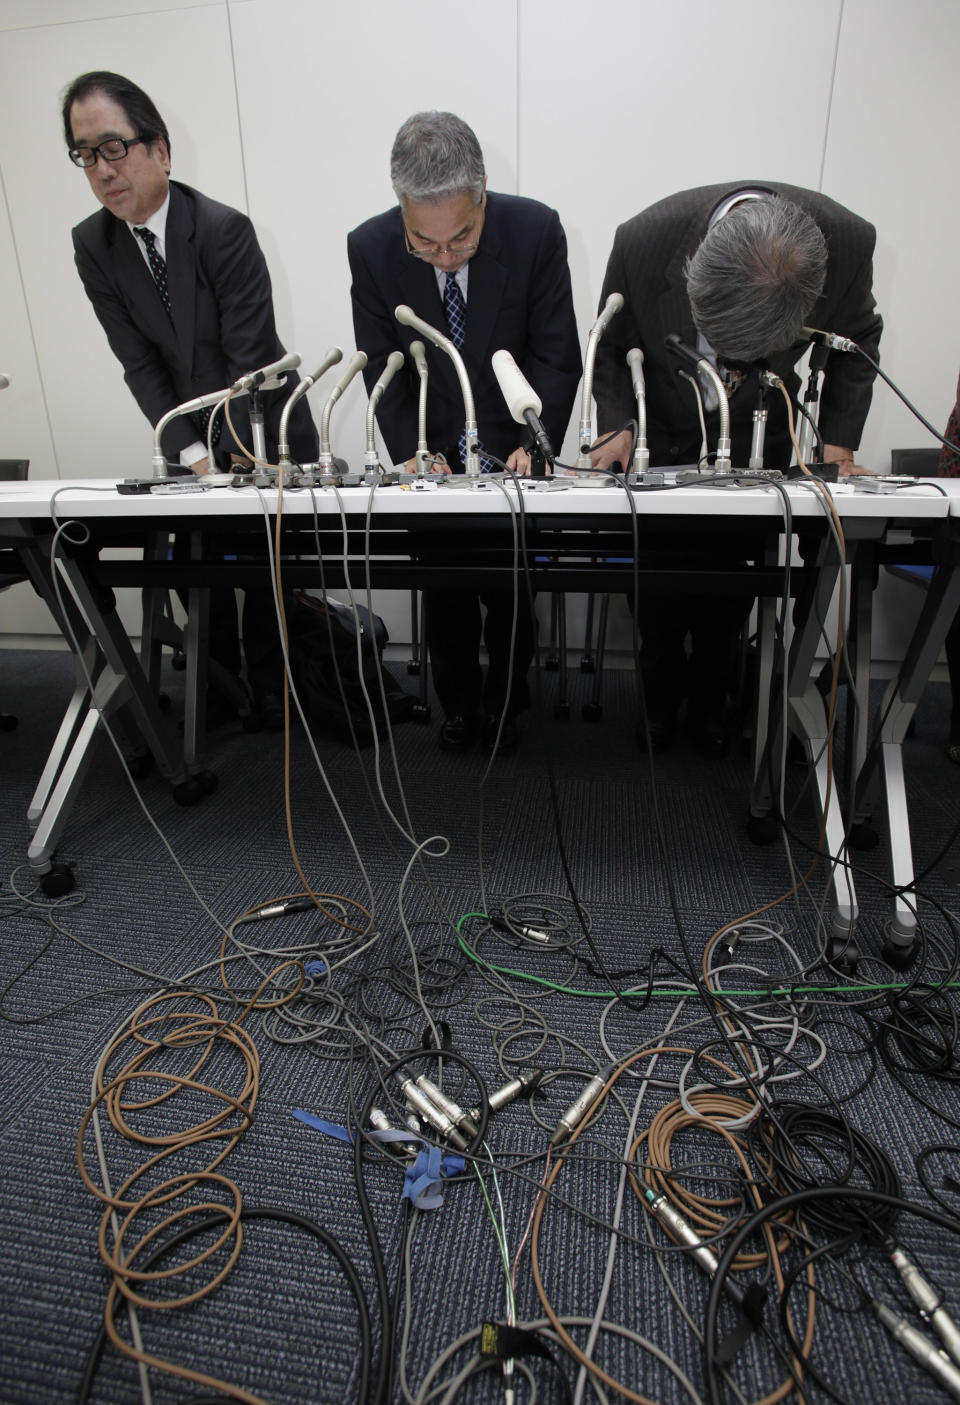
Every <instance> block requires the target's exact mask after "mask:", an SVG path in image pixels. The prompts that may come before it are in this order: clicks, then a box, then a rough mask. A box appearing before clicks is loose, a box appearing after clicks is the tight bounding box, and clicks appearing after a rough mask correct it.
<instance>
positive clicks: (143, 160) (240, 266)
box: [62, 71, 319, 728]
mask: <svg viewBox="0 0 960 1405" xmlns="http://www.w3.org/2000/svg"><path fill="white" fill-rule="evenodd" d="M62 115H63V131H64V137H65V138H66V143H67V148H68V150H69V154H70V158H71V160H72V161H73V162H74V164H75V165H77V166H79V167H80V168H81V169H82V170H83V171H84V173H85V175H86V177H87V180H88V181H89V182H90V188H91V189H92V191H93V193H94V195H95V196H96V197H97V199H98V200H99V201H100V203H101V205H103V209H102V210H100V211H98V212H97V213H96V214H94V215H91V216H90V217H89V218H88V219H86V220H84V221H83V223H82V224H79V225H77V227H76V228H75V229H74V231H73V246H74V254H75V259H76V265H77V270H78V272H79V274H80V277H81V279H82V281H83V286H84V289H85V290H86V293H87V296H88V297H89V299H90V301H91V303H92V304H93V309H94V312H95V313H96V315H97V317H98V318H99V320H100V323H101V325H102V326H103V329H104V331H105V332H106V334H107V340H108V341H109V343H110V347H111V349H112V350H113V352H114V355H115V356H116V357H117V359H118V360H119V361H120V363H121V365H122V366H123V371H124V380H125V381H126V383H127V385H128V386H129V388H130V390H131V391H132V392H133V395H134V397H135V399H136V401H137V403H138V405H139V406H140V408H141V409H142V410H143V413H144V414H145V415H146V417H147V419H148V420H149V421H150V424H151V425H155V424H156V423H157V421H158V420H159V419H160V418H161V417H162V416H163V415H164V414H165V413H166V412H167V411H168V410H171V409H173V408H174V407H175V406H176V405H179V404H181V403H182V402H183V401H185V400H189V399H192V398H193V397H194V396H197V395H202V394H205V393H206V392H208V391H211V390H218V389H219V388H220V387H222V386H227V385H230V384H231V383H232V382H233V381H234V380H236V379H237V378H238V377H239V376H241V375H243V374H245V373H246V372H248V371H252V370H256V369H257V367H259V366H265V365H269V363H270V362H272V361H276V360H278V359H279V358H280V357H281V356H283V354H284V349H283V346H282V345H281V342H280V339H279V337H278V336H277V329H276V325H275V322H274V313H273V295H272V291H271V287H270V275H269V273H268V272H267V265H266V261H265V259H264V257H263V253H262V251H261V249H260V245H259V243H258V242H257V237H256V234H255V232H254V229H253V225H252V224H251V223H250V221H249V219H248V218H247V217H246V215H243V214H241V213H240V212H239V211H238V210H233V209H230V208H229V207H228V206H226V205H221V204H219V203H218V202H217V201H215V200H210V199H208V197H207V196H205V195H202V194H201V193H200V192H199V191H197V190H193V189H191V187H189V186H186V185H182V184H181V183H180V182H178V181H172V180H171V179H170V137H169V134H168V132H167V128H166V124H165V123H164V121H163V119H162V117H161V116H160V113H159V112H158V111H157V108H156V107H155V105H154V103H153V102H152V101H151V99H150V98H149V97H148V96H147V94H146V93H145V92H144V91H143V90H142V89H141V88H138V87H137V85H136V84H135V83H131V82H130V81H129V79H127V78H123V77H121V76H120V75H119V74H116V73H109V72H104V71H100V72H93V73H85V74H82V75H81V76H80V77H79V78H77V79H75V80H74V82H73V83H71V84H70V86H69V88H68V89H67V91H66V93H65V94H64V98H63V112H62ZM292 389H293V383H292V382H291V383H290V384H289V385H288V386H287V387H285V388H282V389H278V390H274V391H267V392H264V393H263V396H262V403H263V410H264V419H265V427H266V435H267V451H268V455H269V456H270V457H271V458H275V456H276V453H277V432H278V429H279V424H280V415H281V413H282V410H283V406H284V403H285V401H286V398H287V396H288V395H289V393H290V391H291V390H292ZM248 403H249V402H248V401H247V400H246V399H243V398H240V399H237V400H236V401H235V402H234V403H233V404H232V405H231V418H232V420H233V423H234V426H235V428H236V431H237V434H238V436H239V438H240V439H241V441H242V442H243V444H244V445H249V444H250V440H251V434H250V422H249V414H248V408H247V406H248ZM216 423H217V422H215V425H216ZM205 430H206V422H205V420H203V419H201V418H200V417H199V416H196V415H194V416H187V417H179V418H177V419H175V420H173V421H172V422H171V423H170V424H169V425H168V426H167V428H166V430H165V431H164V436H163V446H162V447H163V449H164V452H165V454H166V456H167V458H168V460H169V461H171V462H174V461H175V460H176V457H177V456H178V455H179V458H180V463H181V465H182V466H183V467H184V468H185V469H189V470H192V472H193V473H195V474H198V475H203V474H205V473H207V472H208V471H209V470H211V469H212V468H216V467H227V466H229V464H230V462H231V460H236V458H238V457H240V456H239V454H238V453H235V452H234V451H235V450H236V445H234V444H233V442H232V440H231V439H230V435H229V431H226V430H223V429H222V425H221V429H220V430H218V431H217V433H218V435H219V445H218V446H217V447H216V448H215V460H217V462H215V463H214V464H212V465H211V464H210V462H209V459H208V454H207V444H206V442H205V439H206V433H205ZM289 438H290V444H291V448H292V451H293V453H294V455H295V456H296V457H298V458H299V459H300V460H301V461H310V460H313V459H315V458H316V456H317V453H318V451H319V442H318V439H317V433H316V429H315V427H314V424H313V420H312V418H311V416H310V411H309V409H308V408H307V404H306V401H305V400H301V401H300V403H299V404H298V405H297V406H296V407H295V409H294V412H293V414H292V415H291V420H290V435H289ZM228 441H229V442H228ZM245 594H246V601H245V605H244V652H245V654H246V660H247V674H248V680H249V683H250V686H251V688H252V690H253V693H254V701H255V704H256V706H257V709H258V712H259V715H260V719H261V721H262V722H263V724H264V725H265V726H267V727H269V728H277V727H279V726H282V722H283V709H282V700H281V688H282V679H283V672H282V654H281V651H280V644H279V637H278V634H277V627H276V621H275V618H274V607H273V595H272V591H271V588H270V582H269V580H268V579H267V578H266V576H265V578H264V582H263V586H262V588H261V589H260V590H256V591H253V590H248V591H247V592H245ZM210 640H211V643H210V657H211V658H215V659H216V660H217V661H218V662H220V663H221V664H223V666H224V667H225V668H227V669H228V670H229V672H231V673H233V674H239V672H240V644H239V638H238V633H237V619H236V600H235V597H234V593H233V591H232V590H215V591H212V592H211V620H210ZM230 711H231V709H230V707H229V705H225V703H224V701H223V700H222V699H221V698H220V697H219V695H217V694H215V693H211V694H210V696H209V698H208V726H209V725H211V724H213V723H216V722H217V721H220V720H223V718H224V716H227V715H229V714H230Z"/></svg>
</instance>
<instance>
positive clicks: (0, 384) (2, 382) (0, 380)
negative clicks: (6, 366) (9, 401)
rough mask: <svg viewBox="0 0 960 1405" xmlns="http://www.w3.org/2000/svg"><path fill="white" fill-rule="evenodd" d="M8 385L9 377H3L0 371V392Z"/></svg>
mask: <svg viewBox="0 0 960 1405" xmlns="http://www.w3.org/2000/svg"><path fill="white" fill-rule="evenodd" d="M9 384H10V377H9V376H5V375H4V374H3V372H2V371H0V390H6V388H7V386H8V385H9Z"/></svg>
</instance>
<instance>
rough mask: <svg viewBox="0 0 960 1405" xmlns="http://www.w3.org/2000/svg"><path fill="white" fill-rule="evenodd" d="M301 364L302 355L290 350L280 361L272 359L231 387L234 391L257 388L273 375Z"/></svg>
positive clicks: (294, 368) (292, 369)
mask: <svg viewBox="0 0 960 1405" xmlns="http://www.w3.org/2000/svg"><path fill="white" fill-rule="evenodd" d="M299 365H300V357H299V356H298V355H297V353H296V352H295V351H288V352H287V354H286V356H281V358H280V360H279V361H271V363H270V365H269V366H261V368H260V370H259V371H250V372H249V373H248V374H247V375H245V376H241V377H240V379H239V380H235V381H234V383H233V385H232V386H231V387H230V389H231V390H232V391H234V392H236V391H238V390H257V389H259V387H260V386H261V385H263V383H264V381H265V380H268V379H269V378H270V377H271V376H279V375H282V374H283V373H284V372H285V371H295V370H296V369H297V367H298V366H299Z"/></svg>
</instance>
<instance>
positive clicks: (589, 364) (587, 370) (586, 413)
mask: <svg viewBox="0 0 960 1405" xmlns="http://www.w3.org/2000/svg"><path fill="white" fill-rule="evenodd" d="M621 307H623V294H622V293H611V294H610V296H609V297H608V298H607V300H606V302H605V303H604V305H603V311H602V312H601V313H600V316H599V317H598V318H597V320H596V322H594V324H593V326H592V327H591V328H590V335H589V336H588V337H587V350H586V354H585V356H584V358H583V391H582V395H581V399H580V430H579V439H580V453H579V454H578V455H577V465H576V466H577V468H578V469H580V470H585V469H590V468H592V467H593V465H592V464H591V462H590V452H589V451H590V436H591V434H592V432H593V420H592V417H591V412H590V402H591V400H592V399H593V367H594V362H595V361H596V359H597V343H598V342H599V340H600V338H601V337H602V336H603V334H604V332H605V331H606V329H607V326H608V324H609V322H610V321H611V319H612V318H613V317H615V316H616V315H617V313H618V312H619V311H620V309H621Z"/></svg>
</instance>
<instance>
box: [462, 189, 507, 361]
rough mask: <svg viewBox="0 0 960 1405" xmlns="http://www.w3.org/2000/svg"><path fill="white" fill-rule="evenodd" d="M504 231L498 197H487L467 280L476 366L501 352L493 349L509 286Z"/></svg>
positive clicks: (468, 347) (469, 339) (469, 347)
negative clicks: (502, 256)
mask: <svg viewBox="0 0 960 1405" xmlns="http://www.w3.org/2000/svg"><path fill="white" fill-rule="evenodd" d="M501 244H502V241H501V238H500V231H499V228H498V222H497V203H496V196H494V195H488V196H487V215H486V220H485V223H484V229H483V233H482V234H481V236H480V247H479V249H478V250H477V252H476V253H475V254H474V256H473V258H472V259H471V260H470V274H469V278H468V280H467V334H466V340H465V342H464V350H465V351H466V352H467V353H468V354H469V356H470V359H471V361H473V362H474V364H479V365H484V364H485V363H486V362H488V361H489V359H490V357H491V355H492V354H493V352H494V351H496V350H497V348H496V347H491V345H490V342H491V339H492V337H493V329H494V327H495V326H496V322H497V318H498V317H499V315H500V303H501V301H502V299H503V290H504V288H505V287H506V283H507V270H506V269H505V268H504V266H503V264H502V263H501V262H500V250H501Z"/></svg>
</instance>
